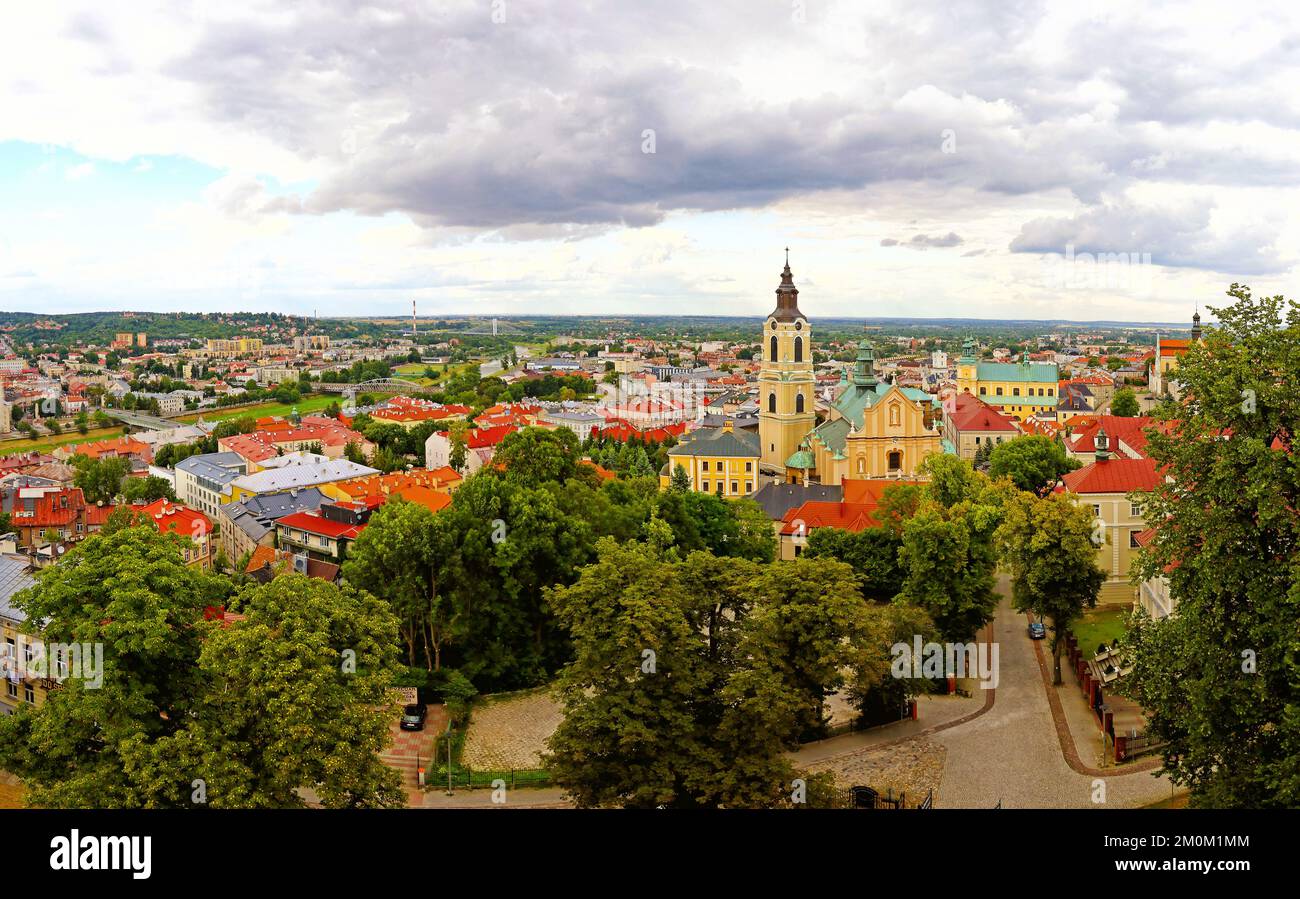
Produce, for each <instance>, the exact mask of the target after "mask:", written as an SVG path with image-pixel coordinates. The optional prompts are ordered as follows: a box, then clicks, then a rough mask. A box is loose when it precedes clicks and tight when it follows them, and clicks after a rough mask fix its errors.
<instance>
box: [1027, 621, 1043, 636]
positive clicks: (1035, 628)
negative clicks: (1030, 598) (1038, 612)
mask: <svg viewBox="0 0 1300 899" xmlns="http://www.w3.org/2000/svg"><path fill="white" fill-rule="evenodd" d="M1046 636H1047V626H1046V625H1044V624H1043V622H1041V621H1031V622H1029V639H1031V640H1041V639H1043V638H1044V637H1046Z"/></svg>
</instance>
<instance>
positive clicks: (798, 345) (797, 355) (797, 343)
mask: <svg viewBox="0 0 1300 899" xmlns="http://www.w3.org/2000/svg"><path fill="white" fill-rule="evenodd" d="M794 361H795V362H802V361H803V338H802V337H796V338H795V339H794Z"/></svg>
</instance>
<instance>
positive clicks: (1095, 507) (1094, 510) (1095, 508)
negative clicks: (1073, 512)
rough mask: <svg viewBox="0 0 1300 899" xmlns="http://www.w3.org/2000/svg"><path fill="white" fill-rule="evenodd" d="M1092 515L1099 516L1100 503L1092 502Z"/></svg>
mask: <svg viewBox="0 0 1300 899" xmlns="http://www.w3.org/2000/svg"><path fill="white" fill-rule="evenodd" d="M1092 517H1093V518H1100V517H1101V505H1100V504H1099V503H1093V504H1092Z"/></svg>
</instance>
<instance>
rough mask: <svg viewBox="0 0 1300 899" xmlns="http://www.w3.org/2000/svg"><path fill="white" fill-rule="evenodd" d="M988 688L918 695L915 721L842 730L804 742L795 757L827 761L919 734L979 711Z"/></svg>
mask: <svg viewBox="0 0 1300 899" xmlns="http://www.w3.org/2000/svg"><path fill="white" fill-rule="evenodd" d="M985 692H986V691H984V690H976V691H975V695H973V696H970V697H965V696H957V695H956V694H952V695H949V696H928V695H927V696H921V697H919V698H918V699H917V720H915V721H913V720H911V719H910V718H909V719H905V720H903V721H895V722H893V723H892V724H882V725H881V726H880V727H873V728H871V729H870V730H863V731H856V732H854V733H848V734H841V735H839V736H836V737H829V738H828V739H825V740H818V741H817V742H815V743H805V744H804V745H803V746H800V747H799V749H797V750H796V751H795V752H794V753H793V758H794V760H795V763H796V764H799V765H808V764H812V763H813V762H824V761H826V760H827V759H833V758H837V757H839V756H842V755H848V754H850V753H854V752H861V751H862V750H864V749H873V748H875V747H877V746H884V745H887V744H890V743H896V742H899V741H900V740H906V739H908V738H910V737H916V736H920V735H921V734H923V733H925V732H926V731H929V730H930V729H931V728H935V727H939V726H940V725H944V724H948V723H950V722H952V721H956V720H958V719H959V718H963V717H965V716H967V715H973V714H975V713H976V712H978V711H979V710H980V709H982V708H983V707H984V704H985V702H986V701H987V699H988V697H986V696H985V695H984V694H985Z"/></svg>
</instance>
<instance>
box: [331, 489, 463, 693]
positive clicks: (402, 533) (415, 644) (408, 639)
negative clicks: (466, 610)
mask: <svg viewBox="0 0 1300 899" xmlns="http://www.w3.org/2000/svg"><path fill="white" fill-rule="evenodd" d="M451 536H452V535H451V533H450V532H449V531H448V530H447V529H446V528H445V527H441V526H440V523H439V521H438V519H437V517H436V516H435V515H434V513H433V512H431V511H429V509H428V508H427V507H425V506H422V505H420V504H418V503H410V502H404V501H403V500H402V499H401V498H400V497H394V498H393V499H390V500H389V501H388V502H387V503H385V504H384V505H383V506H381V507H380V508H379V509H378V510H377V511H376V512H375V513H374V515H372V516H371V518H370V523H369V524H368V525H367V526H366V529H365V530H364V531H362V532H361V534H360V535H359V536H358V537H357V539H356V540H355V541H354V542H353V543H352V545H351V546H350V547H349V549H348V559H347V561H346V562H345V563H344V564H343V575H344V577H345V578H347V580H348V583H350V584H353V585H354V586H356V587H357V588H358V589H361V590H368V591H370V593H372V594H373V595H375V596H378V597H380V598H381V599H383V600H385V601H386V602H387V603H388V605H389V606H390V607H391V608H392V610H393V613H394V614H395V615H396V616H397V619H398V622H399V625H400V630H401V636H402V642H403V643H404V644H405V646H406V661H407V664H408V665H414V664H416V658H417V656H418V655H423V657H424V661H425V664H426V667H427V669H428V670H430V671H437V670H440V669H441V668H442V651H443V648H444V647H445V646H446V645H447V644H448V643H450V642H451V640H452V638H453V635H454V634H453V626H452V625H453V621H452V614H451V613H452V609H451V601H450V598H449V597H448V596H447V594H446V591H444V590H442V589H440V586H441V576H442V574H443V563H444V562H445V560H446V559H447V558H448V556H449V554H450V548H449V541H450V539H451Z"/></svg>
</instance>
